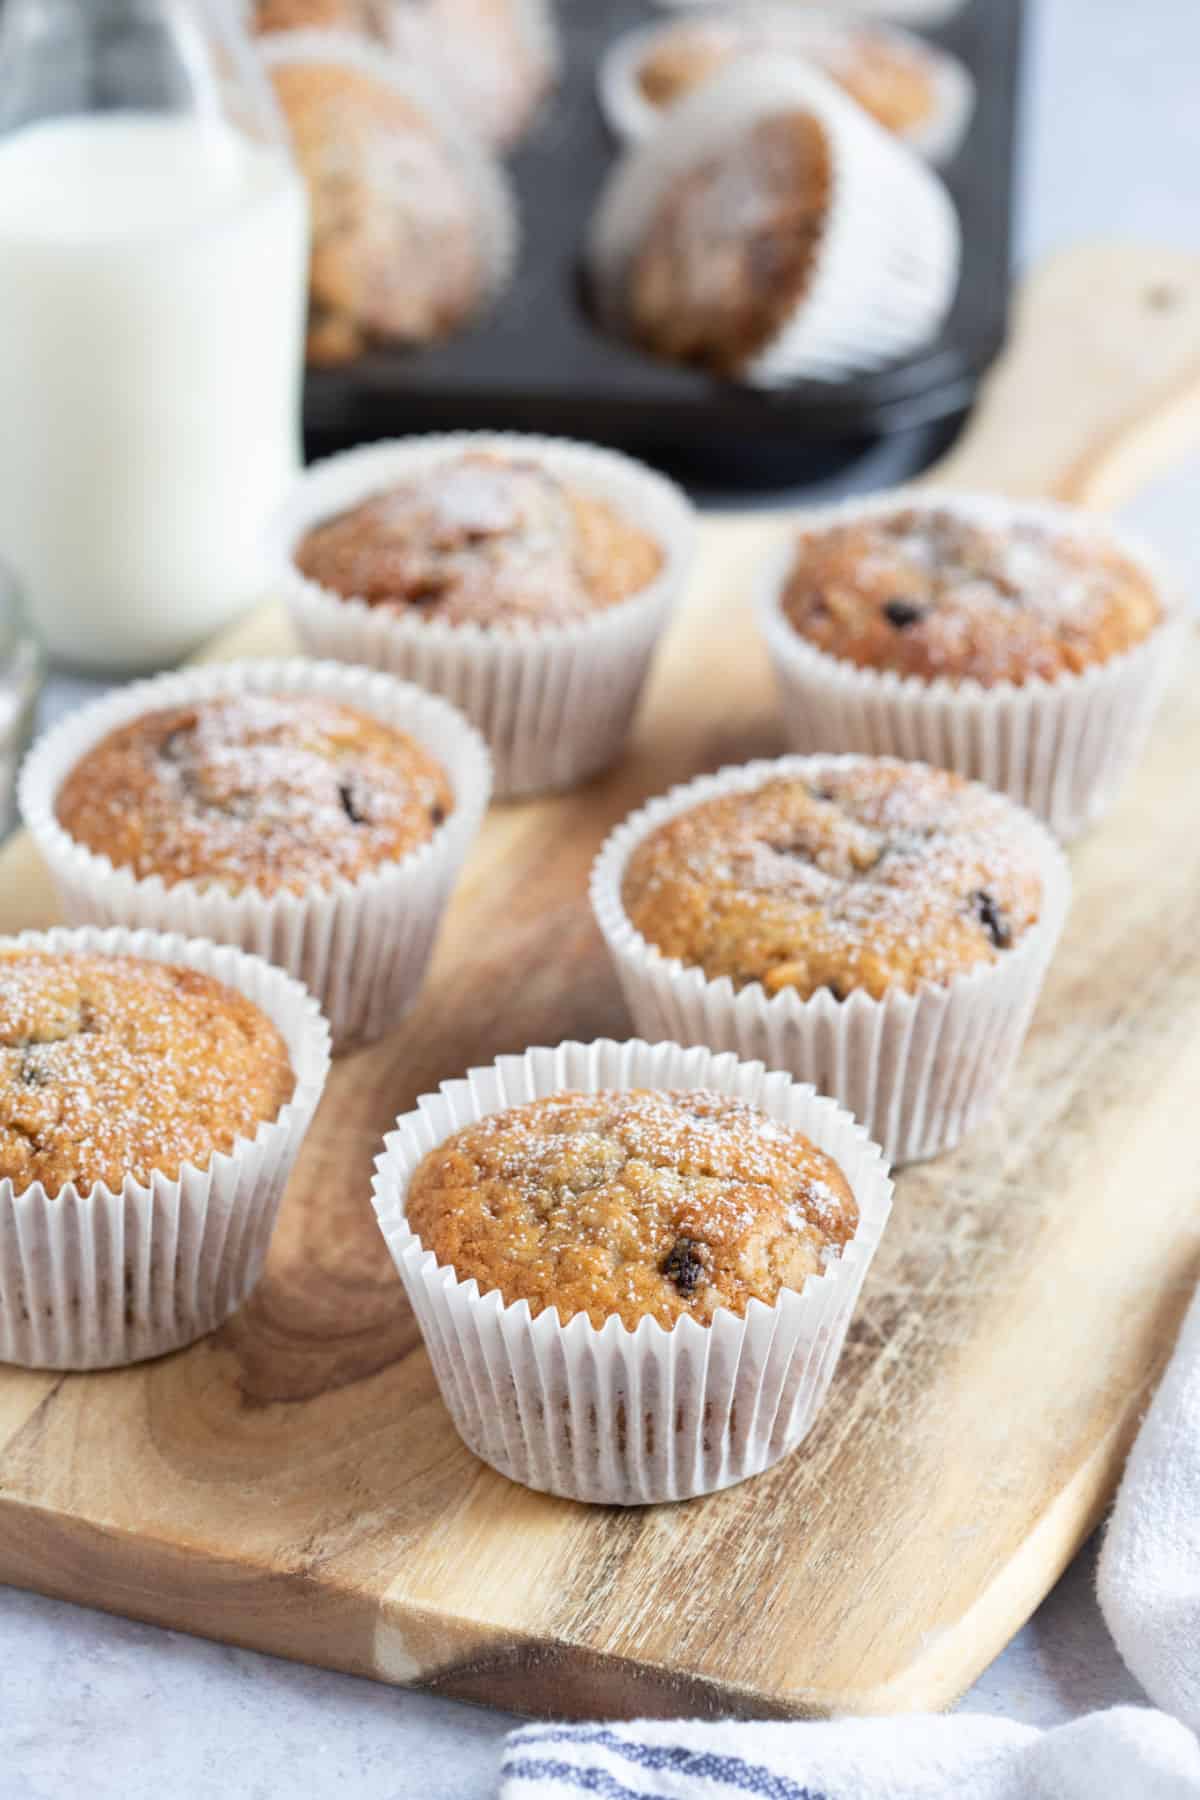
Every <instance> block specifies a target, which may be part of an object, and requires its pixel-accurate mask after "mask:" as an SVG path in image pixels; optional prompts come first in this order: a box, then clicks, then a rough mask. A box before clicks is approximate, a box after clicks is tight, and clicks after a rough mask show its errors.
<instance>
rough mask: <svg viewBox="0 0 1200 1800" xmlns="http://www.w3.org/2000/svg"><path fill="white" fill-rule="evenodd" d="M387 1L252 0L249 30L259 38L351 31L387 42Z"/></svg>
mask: <svg viewBox="0 0 1200 1800" xmlns="http://www.w3.org/2000/svg"><path fill="white" fill-rule="evenodd" d="M390 11H391V3H390V0H252V3H251V7H250V29H251V30H252V31H253V32H255V33H256V34H257V35H259V36H260V37H265V36H268V35H270V34H271V33H272V32H276V31H310V30H311V31H353V32H357V33H358V34H359V35H360V36H362V37H368V38H373V39H375V40H377V41H378V42H380V43H386V42H387V41H388V36H389V32H388V21H389V14H390Z"/></svg>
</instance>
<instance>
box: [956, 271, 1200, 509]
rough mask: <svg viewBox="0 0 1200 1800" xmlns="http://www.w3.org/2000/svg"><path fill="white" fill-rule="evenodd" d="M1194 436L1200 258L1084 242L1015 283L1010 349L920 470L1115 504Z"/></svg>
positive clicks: (1199, 436)
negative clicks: (932, 461)
mask: <svg viewBox="0 0 1200 1800" xmlns="http://www.w3.org/2000/svg"><path fill="white" fill-rule="evenodd" d="M1197 440H1200V257H1197V256H1194V255H1187V254H1185V253H1183V252H1181V251H1175V250H1166V249H1152V248H1149V247H1146V246H1144V245H1132V244H1108V243H1102V244H1085V245H1081V246H1079V247H1077V248H1075V249H1072V250H1068V251H1064V252H1063V253H1062V254H1060V255H1058V256H1055V257H1053V258H1051V260H1050V261H1048V262H1047V263H1044V264H1043V265H1042V266H1041V267H1040V268H1039V269H1038V270H1037V271H1036V272H1035V273H1034V274H1033V275H1031V276H1029V277H1028V278H1027V279H1026V280H1025V281H1024V283H1023V284H1022V286H1021V288H1020V290H1019V295H1018V299H1017V303H1016V307H1015V314H1014V320H1013V332H1012V338H1011V342H1010V345H1009V348H1008V350H1007V351H1006V352H1005V354H1004V356H1003V357H1002V358H1001V360H1000V362H999V363H998V364H997V365H996V368H995V369H994V371H993V372H992V374H991V375H990V376H989V378H988V379H987V381H986V382H985V383H984V385H983V389H982V392H981V395H980V399H979V402H978V404H977V406H976V409H975V411H974V413H973V414H972V416H971V418H970V420H969V421H968V424H967V426H966V429H965V430H964V432H963V435H962V437H961V438H960V439H959V440H958V442H957V443H956V444H955V446H954V448H953V449H952V450H951V451H950V453H949V455H948V456H946V457H945V458H944V459H943V460H942V462H941V463H939V464H938V465H937V466H936V467H935V468H933V469H931V470H930V471H929V473H928V475H926V476H925V477H924V478H923V479H924V480H927V481H931V482H936V483H937V485H938V486H941V487H954V488H958V489H959V490H960V491H961V490H963V489H971V488H990V489H992V490H994V491H997V492H1000V493H1007V494H1012V495H1016V496H1030V497H1032V496H1036V495H1043V496H1049V497H1054V498H1057V499H1061V500H1070V501H1074V502H1075V503H1076V504H1077V505H1081V506H1092V507H1100V508H1103V507H1110V506H1116V505H1118V504H1119V503H1120V502H1122V501H1124V500H1126V499H1128V498H1129V496H1130V495H1131V494H1132V493H1133V492H1134V491H1135V490H1136V489H1137V488H1138V487H1139V486H1141V485H1142V484H1143V483H1144V482H1146V481H1149V480H1150V479H1152V477H1153V476H1154V475H1156V474H1157V473H1159V472H1160V471H1161V470H1162V469H1163V468H1164V467H1165V466H1166V465H1167V464H1168V463H1169V462H1171V461H1173V460H1175V459H1177V458H1178V457H1179V456H1181V455H1182V454H1183V453H1184V452H1185V451H1186V450H1187V449H1188V448H1190V447H1191V445H1193V444H1194V443H1195V442H1197Z"/></svg>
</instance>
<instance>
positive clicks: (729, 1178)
mask: <svg viewBox="0 0 1200 1800" xmlns="http://www.w3.org/2000/svg"><path fill="white" fill-rule="evenodd" d="M406 1210H407V1213H408V1222H409V1224H410V1225H411V1226H412V1229H413V1230H414V1231H415V1232H416V1233H417V1234H418V1236H419V1237H420V1239H421V1242H422V1243H423V1244H425V1245H426V1246H427V1248H428V1249H430V1250H432V1251H433V1253H434V1255H435V1256H436V1257H437V1259H438V1261H439V1263H443V1264H450V1265H452V1266H453V1268H454V1272H455V1274H456V1275H457V1277H458V1279H459V1280H460V1281H469V1280H475V1281H477V1282H478V1283H479V1291H480V1293H481V1294H488V1293H490V1292H491V1291H492V1290H493V1288H495V1289H498V1290H499V1293H500V1295H501V1297H502V1299H503V1300H504V1303H505V1305H512V1304H513V1303H514V1302H515V1301H517V1300H527V1301H528V1302H529V1307H530V1311H531V1313H532V1314H533V1315H534V1317H536V1316H537V1315H538V1313H540V1312H541V1311H543V1309H544V1308H546V1307H554V1308H556V1309H557V1312H558V1317H559V1320H560V1322H561V1323H562V1324H564V1325H566V1324H567V1323H568V1322H569V1321H570V1320H571V1319H573V1318H574V1317H575V1315H576V1314H577V1313H584V1314H586V1316H587V1317H588V1318H589V1319H590V1320H591V1322H592V1324H593V1325H594V1326H596V1327H597V1329H599V1328H600V1327H601V1326H602V1325H603V1324H604V1322H605V1320H606V1319H609V1318H613V1317H616V1318H619V1319H620V1320H621V1321H622V1323H623V1324H624V1325H625V1326H626V1328H627V1329H628V1330H630V1331H636V1330H637V1328H638V1325H639V1323H640V1322H641V1320H642V1319H644V1318H651V1319H657V1321H658V1323H659V1324H660V1325H661V1326H663V1327H664V1329H665V1330H668V1331H669V1330H670V1329H671V1327H672V1326H673V1325H674V1324H675V1322H676V1321H677V1320H678V1319H681V1318H691V1319H695V1320H696V1321H697V1323H698V1324H701V1325H711V1323H712V1321H713V1318H714V1317H715V1315H716V1312H717V1310H718V1308H720V1307H725V1308H727V1309H728V1311H730V1312H732V1313H736V1314H738V1315H739V1316H740V1315H742V1314H744V1313H745V1310H746V1307H747V1305H748V1304H749V1302H750V1301H751V1300H759V1301H761V1302H762V1303H763V1305H764V1306H773V1305H774V1303H775V1301H776V1300H777V1299H778V1297H779V1293H780V1290H781V1289H782V1288H785V1287H786V1288H795V1289H796V1290H797V1292H799V1291H800V1290H801V1289H802V1288H803V1286H804V1283H805V1281H806V1280H807V1279H808V1277H809V1276H810V1275H819V1274H820V1273H821V1272H822V1271H823V1270H824V1269H825V1268H826V1267H827V1266H828V1262H829V1260H830V1259H831V1258H834V1257H836V1256H838V1255H839V1254H840V1252H841V1250H842V1248H843V1246H844V1245H845V1244H846V1243H847V1241H848V1240H849V1239H850V1238H851V1237H853V1235H854V1231H855V1227H856V1226H857V1224H858V1208H857V1206H856V1204H855V1200H854V1196H853V1194H852V1193H851V1191H850V1188H849V1186H848V1185H847V1182H846V1179H845V1176H844V1175H843V1174H842V1172H841V1170H840V1169H839V1168H838V1167H837V1165H836V1164H835V1163H834V1162H833V1161H832V1160H831V1158H830V1157H828V1156H826V1155H825V1154H824V1153H823V1152H822V1151H820V1150H818V1149H817V1147H816V1145H815V1144H813V1143H811V1142H810V1141H809V1139H808V1138H806V1137H805V1136H804V1135H803V1133H802V1132H799V1131H792V1130H789V1129H788V1128H787V1127H785V1126H782V1125H779V1124H777V1123H776V1122H775V1121H774V1120H773V1119H771V1118H769V1117H768V1116H767V1114H766V1113H764V1112H763V1111H762V1109H761V1108H760V1107H756V1106H752V1105H751V1104H750V1103H749V1102H748V1101H745V1100H742V1099H739V1098H737V1097H735V1096H733V1095H729V1094H718V1093H712V1092H709V1091H706V1090H704V1089H686V1090H683V1091H675V1092H666V1093H664V1092H655V1091H652V1090H648V1089H632V1090H625V1091H621V1090H612V1089H609V1090H606V1091H601V1092H599V1093H591V1094H580V1093H574V1094H572V1093H567V1094H555V1095H552V1096H551V1097H550V1098H548V1099H545V1100H535V1101H531V1102H529V1103H528V1104H526V1105H525V1106H518V1107H513V1108H510V1109H509V1110H507V1111H505V1112H501V1113H491V1114H489V1115H488V1116H487V1117H486V1118H484V1119H480V1120H479V1121H478V1122H477V1123H475V1124H473V1125H466V1126H464V1127H463V1128H462V1130H461V1131H456V1132H454V1133H453V1134H452V1135H451V1136H450V1137H449V1138H447V1139H446V1141H445V1143H443V1144H440V1145H439V1146H438V1148H437V1149H436V1150H431V1151H430V1152H429V1154H428V1156H426V1158H425V1159H424V1161H423V1162H422V1163H421V1164H420V1166H419V1168H418V1169H417V1171H416V1173H415V1174H414V1176H413V1178H412V1183H411V1185H410V1187H409V1190H408V1201H407V1208H406Z"/></svg>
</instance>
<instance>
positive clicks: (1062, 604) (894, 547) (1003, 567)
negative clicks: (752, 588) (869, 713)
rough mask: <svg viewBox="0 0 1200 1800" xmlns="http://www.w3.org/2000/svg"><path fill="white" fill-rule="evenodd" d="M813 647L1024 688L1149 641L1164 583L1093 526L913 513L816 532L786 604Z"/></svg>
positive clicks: (863, 663)
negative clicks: (1157, 581)
mask: <svg viewBox="0 0 1200 1800" xmlns="http://www.w3.org/2000/svg"><path fill="white" fill-rule="evenodd" d="M782 608H783V614H784V617H785V618H786V619H787V621H788V623H789V624H790V625H791V626H792V628H793V630H794V631H796V632H798V633H799V635H800V636H801V637H802V638H805V639H806V640H807V642H809V643H810V644H813V645H815V647H816V648H817V649H818V650H823V651H825V652H826V653H827V654H828V655H830V656H836V657H840V658H841V659H842V660H843V661H846V662H852V663H856V664H857V665H858V666H859V667H860V668H867V669H884V670H886V669H891V670H895V672H896V673H897V674H900V675H914V676H917V677H918V678H919V679H921V680H925V681H933V680H936V679H937V678H938V677H942V678H944V679H946V680H948V681H952V682H958V681H977V682H979V683H980V684H981V685H982V686H984V687H992V686H995V684H996V683H998V682H1012V683H1014V684H1015V685H1016V686H1018V687H1019V686H1022V685H1023V684H1024V683H1025V682H1027V681H1030V680H1033V679H1034V678H1037V677H1040V678H1041V679H1043V680H1047V681H1053V680H1054V679H1055V678H1056V677H1057V676H1060V675H1065V674H1078V673H1080V672H1081V671H1082V670H1084V669H1087V668H1089V667H1091V666H1092V665H1093V664H1096V663H1103V662H1107V661H1108V659H1109V658H1110V657H1112V656H1117V655H1119V654H1120V653H1121V652H1122V651H1124V650H1128V649H1131V648H1132V647H1133V645H1135V644H1138V643H1141V642H1142V640H1143V639H1144V638H1146V637H1148V636H1149V634H1150V632H1151V631H1152V630H1153V629H1154V627H1155V626H1156V625H1157V624H1158V623H1159V621H1160V619H1161V618H1162V616H1163V608H1162V603H1161V601H1160V599H1159V596H1158V593H1157V590H1156V588H1155V585H1154V583H1153V581H1152V580H1151V579H1150V577H1149V576H1148V575H1147V574H1146V573H1145V571H1144V570H1142V569H1141V568H1139V567H1138V565H1137V564H1136V563H1135V562H1134V561H1133V560H1132V558H1130V557H1128V556H1126V555H1125V554H1124V553H1123V552H1122V551H1121V550H1120V549H1119V548H1118V546H1117V545H1116V544H1113V543H1109V542H1108V541H1106V540H1105V539H1104V538H1102V537H1100V536H1099V535H1098V534H1096V533H1094V532H1089V533H1086V534H1085V533H1084V532H1082V531H1079V532H1072V531H1071V530H1070V529H1069V527H1067V526H1064V525H1062V524H1059V523H1057V522H1053V521H1049V520H1045V519H1040V518H1034V517H1021V516H1020V515H1019V514H1017V515H1015V516H1014V517H1013V518H1012V519H1011V520H1010V521H1009V522H1007V523H1006V524H1004V525H1003V526H1001V525H998V524H992V523H990V522H987V523H985V522H981V521H980V520H978V519H976V518H972V517H970V516H968V515H967V514H966V513H965V512H962V513H960V512H956V511H953V510H951V509H949V508H946V507H906V508H903V509H902V510H900V511H898V512H894V513H880V514H869V515H866V516H864V517H861V518H857V519H853V518H852V519H847V520H845V521H844V522H841V523H836V524H831V525H828V526H826V527H824V528H818V529H814V530H810V531H806V532H805V533H804V534H803V536H802V537H801V538H800V540H799V543H798V544H797V547H796V554H795V560H794V561H793V563H792V568H791V573H790V574H789V576H788V579H787V584H786V586H785V589H784V592H783V597H782Z"/></svg>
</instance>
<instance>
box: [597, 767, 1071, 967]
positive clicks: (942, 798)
mask: <svg viewBox="0 0 1200 1800" xmlns="http://www.w3.org/2000/svg"><path fill="white" fill-rule="evenodd" d="M1018 816H1019V815H1018ZM621 898H622V902H623V905H624V909H625V912H626V914H627V915H628V918H629V920H630V922H631V923H632V925H633V926H634V927H635V929H636V930H637V931H639V932H640V933H641V935H642V937H643V938H644V939H645V941H646V942H647V943H648V944H650V945H652V946H654V947H655V948H656V949H658V950H659V951H661V952H662V954H663V955H664V956H667V957H673V958H677V959H678V960H679V961H680V962H682V963H683V964H685V965H686V966H688V967H694V968H699V969H702V970H703V972H704V974H705V975H706V976H707V977H709V978H710V979H712V980H716V979H719V978H721V977H727V978H728V979H729V980H730V981H731V982H732V983H733V985H734V987H735V988H738V989H740V988H743V987H745V986H747V985H748V984H750V983H752V982H759V983H761V985H762V987H763V989H764V990H765V992H766V993H767V994H768V995H774V994H778V993H782V992H783V991H784V990H792V991H794V992H795V993H796V994H798V995H799V997H800V998H801V999H808V998H809V997H811V996H812V995H814V994H816V993H817V992H818V991H819V990H821V989H823V988H824V989H828V990H829V991H830V992H831V993H832V994H833V995H834V997H835V998H836V999H841V1000H844V999H847V998H848V997H849V996H850V995H851V994H853V993H856V992H860V991H861V992H864V993H866V994H869V995H871V996H872V997H873V998H875V999H881V998H883V997H884V996H886V995H887V994H889V993H891V992H893V991H912V990H914V989H916V988H918V987H919V986H921V985H922V984H925V983H931V982H933V983H949V982H951V981H952V980H953V979H954V978H955V977H956V976H958V975H962V974H965V973H967V972H969V971H971V970H972V969H975V968H977V967H979V966H981V965H985V964H994V963H997V962H999V961H1000V960H1002V959H1003V958H1004V957H1005V956H1006V955H1007V954H1008V952H1009V951H1010V950H1011V949H1012V948H1013V947H1014V946H1015V945H1017V944H1019V943H1020V941H1021V939H1022V937H1023V936H1024V934H1025V933H1026V932H1027V931H1029V930H1030V928H1031V927H1032V926H1033V925H1034V924H1035V923H1036V922H1037V920H1038V917H1039V913H1040V908H1041V903H1042V884H1041V878H1040V875H1039V871H1038V866H1037V863H1036V861H1035V860H1034V856H1033V853H1032V851H1031V849H1030V847H1029V845H1028V842H1027V841H1025V840H1023V839H1022V838H1021V837H1019V836H1018V835H1017V833H1016V831H1015V830H1014V822H1013V813H1012V809H1011V808H1010V807H1008V806H1007V805H1006V804H1005V803H1004V802H1003V801H1001V800H1000V799H998V798H997V797H995V796H993V795H990V794H988V793H986V792H984V791H983V790H981V789H979V788H977V787H973V786H971V785H969V784H968V783H966V782H964V781H963V780H961V779H960V778H959V777H958V776H955V775H951V774H947V773H945V772H943V771H941V770H936V769H930V768H927V767H925V766H924V765H921V764H913V763H902V762H894V761H891V760H887V759H883V758H879V759H866V758H864V759H862V760H861V761H856V762H854V763H844V764H842V765H840V766H838V765H836V764H831V765H829V766H828V768H827V769H825V770H822V771H821V772H820V773H819V774H818V775H817V776H815V777H814V778H807V779H806V778H802V777H800V776H798V775H797V776H791V775H780V776H778V777H776V778H774V779H768V780H766V781H764V782H763V783H762V785H761V786H757V787H753V788H749V789H744V790H735V791H732V792H729V793H724V794H719V795H716V796H715V797H713V798H710V799H708V800H706V801H702V802H701V803H700V804H698V805H696V806H694V807H692V808H690V809H689V810H688V811H686V812H682V813H680V814H678V815H677V816H676V817H675V818H673V819H669V820H668V821H667V822H666V823H665V824H662V825H660V826H659V827H658V828H657V829H656V830H654V831H652V832H651V833H650V834H649V835H648V836H647V837H645V838H644V839H643V840H642V841H641V842H640V843H639V844H637V845H636V847H635V848H634V850H633V853H632V855H631V856H630V858H629V862H628V865H627V867H626V869H625V873H624V878H623V882H622V888H621Z"/></svg>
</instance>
